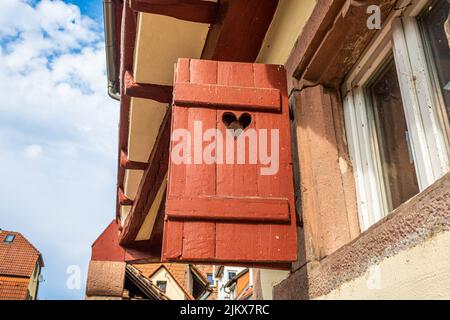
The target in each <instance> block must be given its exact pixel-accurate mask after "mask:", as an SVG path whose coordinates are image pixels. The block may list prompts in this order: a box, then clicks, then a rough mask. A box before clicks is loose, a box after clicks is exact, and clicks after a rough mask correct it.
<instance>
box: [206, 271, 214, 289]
mask: <svg viewBox="0 0 450 320" xmlns="http://www.w3.org/2000/svg"><path fill="white" fill-rule="evenodd" d="M206 277H207V278H208V282H209V284H210V285H211V286H213V285H214V278H213V275H212V273H208V274H206Z"/></svg>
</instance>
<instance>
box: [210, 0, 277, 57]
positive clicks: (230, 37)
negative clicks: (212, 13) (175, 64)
mask: <svg viewBox="0 0 450 320" xmlns="http://www.w3.org/2000/svg"><path fill="white" fill-rule="evenodd" d="M277 5H278V0H264V1H262V0H246V1H242V0H221V1H220V5H219V11H218V16H217V21H216V23H215V24H214V25H212V27H211V29H210V31H209V33H208V38H207V40H206V43H205V47H204V49H203V54H202V59H207V60H219V61H237V62H254V61H255V60H256V58H257V56H258V53H259V50H260V48H261V45H262V43H263V40H264V37H265V36H266V33H267V30H268V29H269V26H270V23H271V22H272V19H273V16H274V14H275V11H276V9H277Z"/></svg>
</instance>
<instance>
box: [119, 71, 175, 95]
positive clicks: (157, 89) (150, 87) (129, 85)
mask: <svg viewBox="0 0 450 320" xmlns="http://www.w3.org/2000/svg"><path fill="white" fill-rule="evenodd" d="M124 77H125V78H124V81H125V94H126V95H127V96H129V97H134V98H144V99H151V100H155V101H158V102H161V103H170V102H171V101H172V91H173V87H172V86H166V85H160V84H147V83H136V82H135V81H134V78H133V74H132V73H131V71H129V70H126V71H125V75H124Z"/></svg>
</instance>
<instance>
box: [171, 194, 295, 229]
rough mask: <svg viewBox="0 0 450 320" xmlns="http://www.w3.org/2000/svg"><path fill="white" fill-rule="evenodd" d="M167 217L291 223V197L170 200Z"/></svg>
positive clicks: (185, 198)
mask: <svg viewBox="0 0 450 320" xmlns="http://www.w3.org/2000/svg"><path fill="white" fill-rule="evenodd" d="M166 215H167V217H168V218H171V219H177V218H178V219H183V220H186V219H189V220H206V221H207V220H211V221H219V220H222V221H238V222H239V221H241V222H242V221H253V222H269V221H270V222H285V223H286V222H289V221H290V215H289V201H288V199H287V198H270V199H269V198H263V197H252V198H249V197H224V196H202V197H191V196H189V197H176V196H173V197H168V198H167V207H166Z"/></svg>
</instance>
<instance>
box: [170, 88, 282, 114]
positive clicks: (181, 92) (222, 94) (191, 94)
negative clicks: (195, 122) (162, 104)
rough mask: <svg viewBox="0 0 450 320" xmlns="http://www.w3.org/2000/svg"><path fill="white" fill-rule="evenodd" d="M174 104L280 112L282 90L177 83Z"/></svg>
mask: <svg viewBox="0 0 450 320" xmlns="http://www.w3.org/2000/svg"><path fill="white" fill-rule="evenodd" d="M173 99H174V103H175V104H177V105H186V106H201V107H202V108H205V107H208V106H209V107H211V108H217V107H218V106H220V107H228V108H229V109H237V110H255V111H267V112H270V111H272V112H279V111H280V106H281V102H280V90H278V89H273V88H251V87H248V88H247V87H239V86H221V85H214V84H196V83H182V82H180V83H177V86H176V91H175V92H174V96H173Z"/></svg>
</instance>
